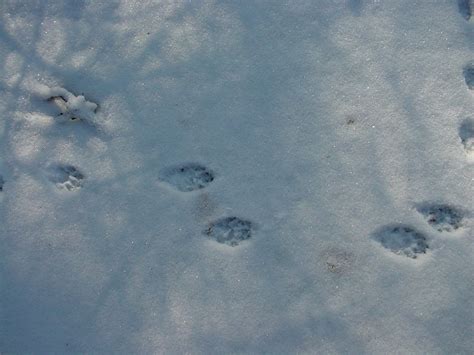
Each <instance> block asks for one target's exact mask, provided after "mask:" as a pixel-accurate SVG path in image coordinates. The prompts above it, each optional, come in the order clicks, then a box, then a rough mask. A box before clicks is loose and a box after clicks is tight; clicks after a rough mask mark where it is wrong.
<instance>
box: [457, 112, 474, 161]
mask: <svg viewBox="0 0 474 355" xmlns="http://www.w3.org/2000/svg"><path fill="white" fill-rule="evenodd" d="M459 138H461V143H462V145H463V146H464V150H465V151H466V154H467V155H468V156H469V157H473V158H474V120H473V119H470V118H467V119H465V120H464V121H463V122H462V123H461V126H460V127H459Z"/></svg>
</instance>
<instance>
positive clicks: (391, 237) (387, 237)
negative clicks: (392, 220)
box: [372, 224, 429, 259]
mask: <svg viewBox="0 0 474 355" xmlns="http://www.w3.org/2000/svg"><path fill="white" fill-rule="evenodd" d="M372 238H373V239H374V240H375V241H377V242H378V243H380V244H381V245H382V246H383V247H384V248H385V249H388V250H390V251H391V252H392V253H395V254H397V255H402V256H406V257H409V258H412V259H416V258H417V257H418V255H420V254H425V253H426V250H427V249H428V248H429V246H428V242H427V239H426V237H425V235H424V234H422V233H421V232H419V231H417V230H416V229H414V228H412V227H410V226H408V225H403V224H392V225H387V226H384V227H382V228H380V229H379V230H378V231H376V232H375V233H374V234H373V236H372Z"/></svg>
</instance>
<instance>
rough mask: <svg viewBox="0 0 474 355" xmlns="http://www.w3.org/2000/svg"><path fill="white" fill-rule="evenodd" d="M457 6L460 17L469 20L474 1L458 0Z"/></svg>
mask: <svg viewBox="0 0 474 355" xmlns="http://www.w3.org/2000/svg"><path fill="white" fill-rule="evenodd" d="M458 8H459V13H460V14H461V15H462V17H464V18H465V19H466V20H468V21H469V20H470V19H471V17H472V11H473V8H474V2H473V0H458Z"/></svg>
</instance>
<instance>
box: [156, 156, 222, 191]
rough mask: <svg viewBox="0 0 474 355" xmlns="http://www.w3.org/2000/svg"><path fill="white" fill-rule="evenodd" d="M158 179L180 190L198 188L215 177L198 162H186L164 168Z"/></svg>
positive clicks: (201, 187)
mask: <svg viewBox="0 0 474 355" xmlns="http://www.w3.org/2000/svg"><path fill="white" fill-rule="evenodd" d="M159 179H160V180H161V181H163V182H166V183H167V184H169V185H171V186H172V187H173V188H174V189H176V190H178V191H182V192H189V191H195V190H200V189H203V188H205V187H207V186H208V185H209V184H210V183H211V182H212V181H214V179H215V174H214V172H213V171H212V170H210V169H209V168H207V167H205V166H204V165H201V164H198V163H187V164H182V165H178V166H173V167H169V168H166V169H164V170H163V171H162V172H161V173H160V177H159Z"/></svg>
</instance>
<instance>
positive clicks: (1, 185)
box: [0, 175, 5, 192]
mask: <svg viewBox="0 0 474 355" xmlns="http://www.w3.org/2000/svg"><path fill="white" fill-rule="evenodd" d="M3 185H5V180H3V176H2V175H0V192H2V191H3Z"/></svg>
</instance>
